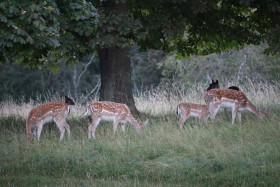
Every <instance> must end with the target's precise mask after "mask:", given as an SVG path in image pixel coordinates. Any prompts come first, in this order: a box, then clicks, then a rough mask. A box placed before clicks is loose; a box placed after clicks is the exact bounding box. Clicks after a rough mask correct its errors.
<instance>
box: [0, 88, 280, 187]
mask: <svg viewBox="0 0 280 187" xmlns="http://www.w3.org/2000/svg"><path fill="white" fill-rule="evenodd" d="M229 85H233V84H229ZM205 87H206V86H205V85H203V84H201V85H196V86H194V87H193V88H192V89H189V90H186V91H185V92H183V93H180V92H179V90H175V91H173V89H171V88H170V87H169V90H168V89H167V90H166V89H163V90H157V89H153V90H150V91H147V92H143V93H141V94H140V95H139V97H136V98H135V101H136V105H137V108H138V109H139V110H140V111H142V112H145V113H150V114H152V115H151V116H150V118H151V120H150V123H149V125H148V126H146V127H145V128H144V131H143V133H142V134H141V135H140V136H138V135H137V134H136V133H135V129H134V128H133V127H131V126H129V128H128V130H127V132H126V133H125V134H122V133H121V132H120V129H119V130H118V132H117V134H116V135H113V132H112V124H110V125H109V124H108V123H101V124H100V126H99V127H98V128H97V132H96V139H95V140H88V139H87V125H88V121H87V120H86V119H83V118H81V115H82V114H83V113H84V111H85V105H83V104H80V103H79V102H77V104H76V105H75V107H73V109H72V110H71V114H70V117H69V118H68V119H67V121H68V124H69V125H70V128H71V140H70V141H67V140H66V139H65V140H64V141H63V142H58V137H59V133H58V129H57V128H56V127H55V126H52V125H46V126H48V127H44V130H43V132H42V137H41V140H40V142H28V141H26V138H25V137H24V136H23V135H22V133H25V125H24V124H25V119H26V117H27V115H28V112H29V111H30V110H31V108H32V107H34V106H36V105H38V104H39V103H41V102H34V101H31V102H29V103H24V102H21V101H19V102H15V101H13V100H8V101H5V102H2V103H1V104H0V126H1V131H0V147H1V149H0V163H1V164H0V186H9V185H11V186H99V185H110V186H132V185H133V186H137V185H138V186H164V185H169V186H174V185H178V186H179V185H182V186H279V184H280V180H279V179H280V173H279V170H280V149H279V147H280V142H279V136H280V123H279V117H278V115H279V111H280V95H279V84H274V85H264V84H259V85H256V84H249V83H248V85H245V86H240V88H241V89H242V90H244V92H245V93H246V94H247V95H248V98H250V99H251V100H252V102H253V103H254V104H255V105H256V106H259V107H261V108H266V107H268V109H269V110H270V113H269V115H268V117H267V118H265V119H264V120H259V119H258V118H255V117H254V116H253V115H244V118H243V119H242V125H234V126H232V125H230V124H231V120H230V116H226V115H223V112H220V115H217V117H216V119H215V120H214V121H213V122H209V124H207V125H202V124H199V123H198V122H197V121H196V120H192V119H189V120H188V121H187V123H188V125H187V124H185V125H184V128H183V129H179V128H178V125H177V122H178V118H177V117H176V115H175V111H176V106H177V104H178V103H180V102H182V101H186V102H194V103H203V102H204V101H203V95H204V90H205ZM256 88H257V89H256ZM178 94H179V95H178ZM47 100H48V101H57V100H63V98H60V97H58V96H56V97H51V98H48V99H47ZM93 100H94V99H93ZM38 101H40V99H38ZM14 116H17V117H14Z"/></svg>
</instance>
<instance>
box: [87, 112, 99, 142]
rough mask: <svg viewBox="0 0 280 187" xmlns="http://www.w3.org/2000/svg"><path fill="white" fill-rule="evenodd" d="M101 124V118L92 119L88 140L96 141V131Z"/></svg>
mask: <svg viewBox="0 0 280 187" xmlns="http://www.w3.org/2000/svg"><path fill="white" fill-rule="evenodd" d="M99 122H100V118H94V117H92V123H91V125H90V126H89V127H88V138H89V139H91V137H92V138H93V139H95V130H96V128H97V126H98V124H99Z"/></svg>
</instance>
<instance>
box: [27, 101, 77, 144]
mask: <svg viewBox="0 0 280 187" xmlns="http://www.w3.org/2000/svg"><path fill="white" fill-rule="evenodd" d="M70 105H75V103H74V102H73V101H72V100H71V99H70V98H68V97H67V96H65V102H48V103H44V104H41V105H38V106H36V107H35V108H33V109H32V110H31V111H30V113H29V115H28V118H27V121H26V131H27V137H28V139H30V140H31V139H32V131H34V128H36V129H37V132H36V133H33V135H35V138H37V140H39V139H40V135H41V132H42V128H43V125H44V124H45V123H47V122H50V121H54V122H55V123H56V125H57V127H58V128H59V131H60V138H59V139H60V141H61V140H62V139H63V136H64V131H65V129H66V130H67V133H68V138H69V137H70V128H69V125H68V124H67V123H66V121H65V119H66V117H67V116H68V114H69V112H70Z"/></svg>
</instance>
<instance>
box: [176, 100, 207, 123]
mask: <svg viewBox="0 0 280 187" xmlns="http://www.w3.org/2000/svg"><path fill="white" fill-rule="evenodd" d="M177 114H178V115H179V117H180V120H179V122H178V124H179V126H180V128H183V123H184V122H185V121H186V120H187V119H189V117H191V116H194V117H198V118H199V120H200V121H203V122H205V123H207V120H208V118H209V116H210V113H209V108H208V106H207V105H201V104H193V103H180V104H179V105H178V106H177Z"/></svg>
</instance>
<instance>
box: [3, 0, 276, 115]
mask: <svg viewBox="0 0 280 187" xmlns="http://www.w3.org/2000/svg"><path fill="white" fill-rule="evenodd" d="M14 7H15V8H14ZM279 7H280V5H279V2H278V0H269V1H268V0H267V1H266V0H255V1H248V0H240V1H233V0H212V1H208V0H176V1H170V0H98V1H97V0H91V1H84V0H83V1H82V0H71V1H55V0H48V1H43V2H41V1H31V2H30V1H26V3H25V4H18V2H17V1H11V0H6V1H4V2H2V3H0V9H1V15H0V16H1V17H0V21H1V25H0V29H1V31H0V36H1V38H0V45H1V51H0V55H1V62H2V63H3V62H7V61H14V60H16V61H21V62H24V63H27V64H28V65H29V66H31V67H33V66H39V67H40V66H42V63H43V62H44V63H43V64H45V63H46V62H47V64H50V65H52V66H51V67H52V68H53V69H55V68H54V66H53V64H52V63H51V62H53V59H56V58H58V57H62V56H63V57H65V56H68V57H76V58H79V56H80V55H82V54H85V53H88V52H90V51H91V52H92V50H95V49H96V51H97V53H98V55H99V59H100V67H101V83H102V86H101V93H100V99H101V100H111V101H116V102H122V103H127V104H128V105H129V107H130V108H131V109H132V111H134V112H136V111H137V110H136V108H135V105H134V100H133V95H132V89H131V80H130V59H129V55H128V54H129V53H128V52H129V49H130V46H131V45H132V44H134V43H136V44H137V45H139V46H140V47H141V48H142V49H143V50H147V49H160V50H163V51H165V52H170V51H174V50H175V51H177V52H178V55H190V54H209V53H213V52H219V51H223V50H227V49H230V48H233V47H242V46H244V45H245V44H258V43H259V42H260V41H264V40H265V41H268V44H269V48H268V52H272V53H275V52H278V51H279V44H280V42H279V37H280V34H279V33H280V29H279V28H280V27H279V21H280V20H279V18H280V16H279V12H280V10H279V9H280V8H279ZM95 8H96V10H95ZM96 12H97V13H98V21H96V17H97V14H96ZM11 33H12V34H13V35H11ZM42 55H44V56H43V57H46V56H47V57H52V58H42ZM54 57H56V58H54ZM40 59H41V60H40ZM42 59H43V60H42ZM44 59H47V60H48V61H46V60H44ZM71 59H74V60H75V58H71Z"/></svg>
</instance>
